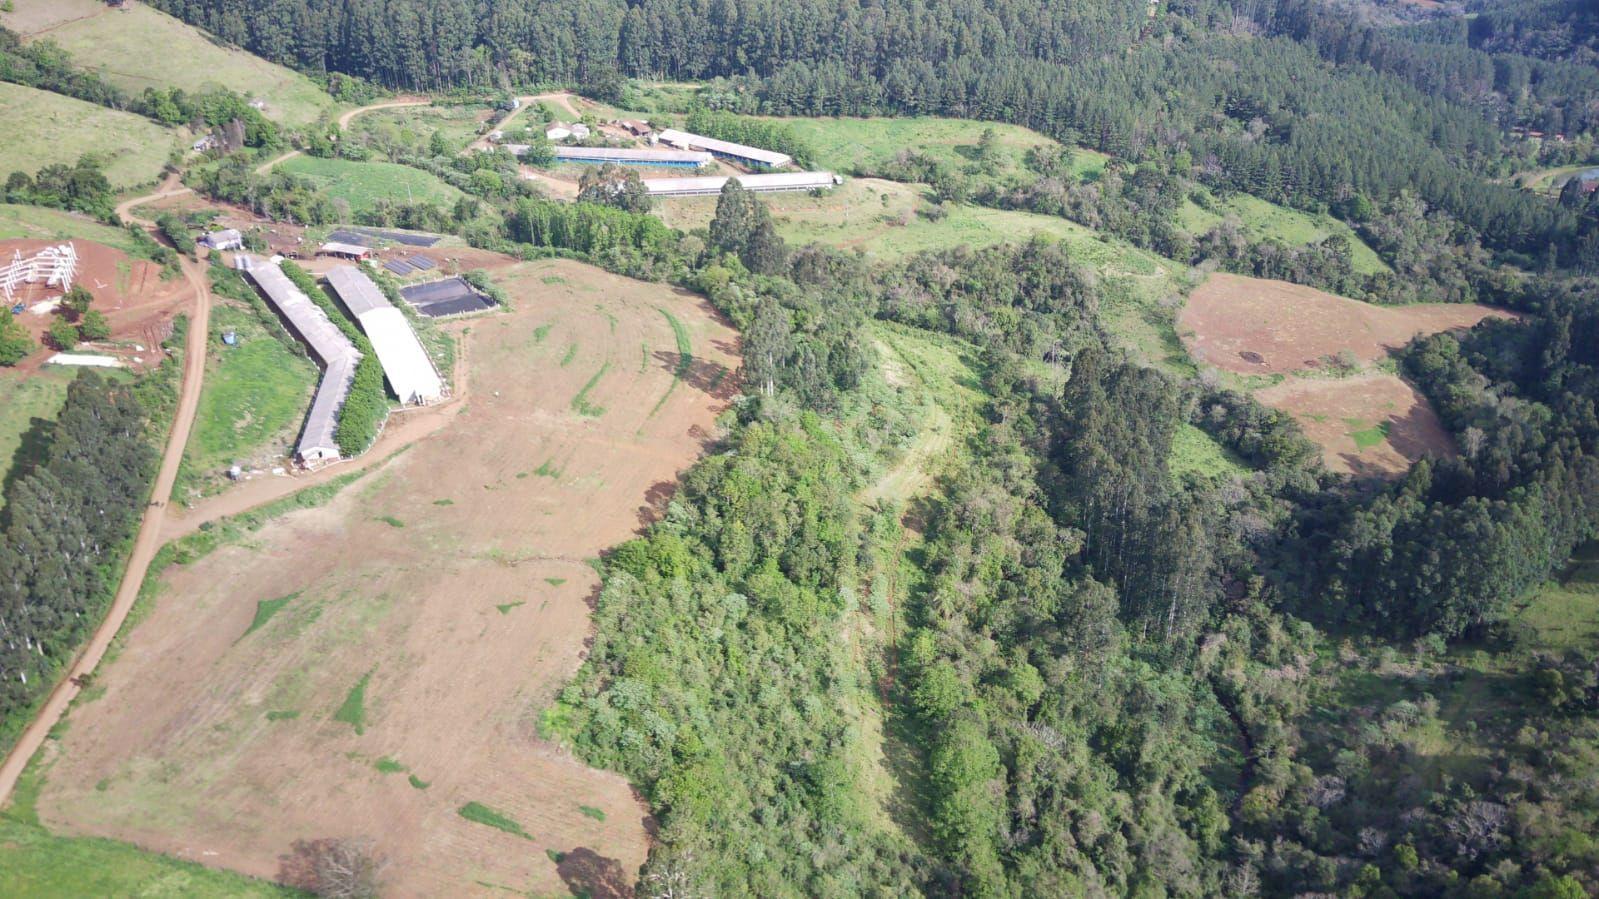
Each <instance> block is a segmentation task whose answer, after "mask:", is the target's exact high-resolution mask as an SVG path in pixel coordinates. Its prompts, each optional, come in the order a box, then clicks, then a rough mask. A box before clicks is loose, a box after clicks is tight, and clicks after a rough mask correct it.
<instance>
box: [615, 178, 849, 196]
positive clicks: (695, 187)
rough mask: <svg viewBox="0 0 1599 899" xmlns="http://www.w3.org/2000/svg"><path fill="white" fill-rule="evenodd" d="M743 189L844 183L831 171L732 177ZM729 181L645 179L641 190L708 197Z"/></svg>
mask: <svg viewBox="0 0 1599 899" xmlns="http://www.w3.org/2000/svg"><path fill="white" fill-rule="evenodd" d="M732 177H734V178H737V179H738V183H739V184H740V185H742V186H743V187H744V189H745V190H752V191H755V192H757V193H782V192H787V191H806V190H826V189H827V188H830V187H834V186H837V185H839V184H843V183H844V179H842V178H840V177H839V176H837V175H835V174H833V173H832V172H775V173H773V174H770V175H734V176H732ZM727 182H728V179H727V178H726V177H723V176H720V175H711V176H707V177H704V178H645V179H644V187H645V189H646V190H648V191H649V194H650V196H652V197H711V196H715V195H717V194H719V193H721V192H722V188H723V187H724V186H725V185H726V184H727Z"/></svg>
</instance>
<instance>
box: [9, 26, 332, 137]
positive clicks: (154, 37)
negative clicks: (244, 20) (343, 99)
mask: <svg viewBox="0 0 1599 899" xmlns="http://www.w3.org/2000/svg"><path fill="white" fill-rule="evenodd" d="M13 2H15V3H16V4H17V6H18V10H19V12H26V11H27V8H28V7H29V6H31V5H33V4H39V3H55V2H58V0H13ZM98 12H99V13H101V14H97V15H89V16H86V17H83V18H78V19H76V20H74V21H70V22H66V23H65V24H62V25H60V26H59V27H56V28H52V29H51V30H50V31H49V33H48V35H45V36H47V37H49V38H50V40H53V41H55V42H56V43H57V44H59V45H60V46H61V48H62V49H64V50H66V51H67V52H68V53H69V54H71V55H72V61H73V62H74V63H75V64H76V65H78V66H80V67H82V68H85V69H89V70H90V71H93V72H96V73H98V74H99V75H100V77H102V78H104V79H105V80H106V81H109V82H111V83H112V84H114V85H116V86H117V87H120V88H122V89H123V90H125V91H128V92H129V93H132V94H138V93H142V92H143V91H144V89H145V88H149V87H155V88H165V87H180V88H183V89H184V90H185V91H189V92H202V91H206V90H210V89H214V88H224V87H225V88H229V89H231V90H235V91H238V92H239V93H242V94H245V95H247V96H249V97H251V98H252V99H259V100H262V101H264V102H265V103H266V108H265V109H263V110H262V112H264V113H265V114H266V115H267V117H268V118H272V119H276V120H278V121H280V122H284V123H287V124H291V125H303V124H307V123H310V122H313V121H315V120H316V119H317V118H318V117H319V116H322V115H325V114H327V113H330V112H331V111H333V110H334V109H335V108H336V107H337V106H338V103H337V101H335V100H334V99H333V98H332V97H331V96H329V95H328V94H327V92H325V91H323V90H322V89H321V88H319V87H317V86H316V84H315V83H314V82H313V81H311V79H309V78H307V77H305V76H304V75H301V74H299V73H297V72H294V71H292V70H290V69H286V68H284V67H282V66H279V65H274V64H273V63H270V62H267V61H266V60H265V59H262V58H261V57H259V56H256V55H254V54H252V53H249V52H247V51H245V50H241V49H239V48H237V47H230V46H228V45H226V44H223V43H222V42H221V41H218V40H216V39H215V38H213V37H211V36H210V35H208V34H206V33H205V32H204V31H201V30H200V29H198V28H195V27H193V26H191V25H188V24H186V23H184V22H181V21H179V20H178V19H175V18H173V17H172V16H169V15H167V14H166V13H163V12H159V11H157V10H155V9H152V8H151V7H149V6H147V5H145V4H143V3H132V4H128V5H127V6H126V7H124V8H123V9H119V10H108V9H104V8H103V5H102V9H101V10H99V11H98Z"/></svg>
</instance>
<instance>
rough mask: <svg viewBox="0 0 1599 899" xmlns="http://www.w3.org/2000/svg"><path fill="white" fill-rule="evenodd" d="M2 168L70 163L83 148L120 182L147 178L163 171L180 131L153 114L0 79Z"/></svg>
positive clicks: (25, 168) (30, 171)
mask: <svg viewBox="0 0 1599 899" xmlns="http://www.w3.org/2000/svg"><path fill="white" fill-rule="evenodd" d="M0 122H5V123H6V132H5V139H4V140H0V172H5V173H7V174H9V173H11V172H14V171H19V170H20V171H24V172H27V173H28V174H30V175H31V174H33V173H34V172H37V171H38V170H39V169H41V168H43V167H45V166H47V165H51V164H54V163H63V164H66V165H71V164H73V163H75V162H77V161H78V157H80V156H82V155H83V154H85V153H98V154H100V155H101V156H102V157H103V158H104V159H105V160H106V162H107V165H106V170H105V173H106V178H107V179H108V180H110V182H111V183H112V185H113V186H116V187H132V186H134V185H136V184H148V183H150V182H153V181H154V180H155V179H156V178H157V177H159V176H160V175H161V168H162V166H164V165H165V164H166V161H167V154H168V153H170V152H171V151H172V149H173V148H174V147H176V146H177V145H178V132H176V131H173V130H170V129H167V128H163V127H161V126H160V125H157V124H155V123H154V122H152V121H150V120H149V119H146V118H143V117H142V116H136V115H134V114H132V113H129V112H119V111H117V110H114V109H107V108H106V107H104V106H97V105H95V104H93V103H85V102H83V101H82V100H74V99H72V98H71V97H68V96H64V95H62V94H54V93H50V92H49V91H42V90H35V89H34V88H31V87H23V86H22V85H20V84H12V83H10V82H0Z"/></svg>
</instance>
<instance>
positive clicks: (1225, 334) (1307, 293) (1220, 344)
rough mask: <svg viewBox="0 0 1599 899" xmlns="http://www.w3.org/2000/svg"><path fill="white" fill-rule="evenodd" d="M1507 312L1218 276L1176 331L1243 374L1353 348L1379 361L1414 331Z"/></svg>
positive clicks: (1195, 349) (1292, 367) (1305, 364)
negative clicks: (1387, 301) (1376, 301)
mask: <svg viewBox="0 0 1599 899" xmlns="http://www.w3.org/2000/svg"><path fill="white" fill-rule="evenodd" d="M1489 316H1502V317H1506V318H1508V317H1510V314H1509V313H1507V312H1503V311H1500V310H1496V309H1491V308H1489V307H1487V306H1476V305H1467V304H1461V303H1429V304H1416V305H1410V306H1376V305H1372V304H1371V303H1362V302H1359V301H1358V300H1351V299H1347V298H1345V297H1340V296H1335V295H1333V294H1330V293H1326V292H1324V291H1320V290H1316V289H1315V288H1312V287H1302V286H1300V285H1298V284H1289V283H1287V282H1286V281H1268V280H1265V279H1262V278H1246V277H1244V276H1242V275H1229V274H1223V273H1220V272H1218V273H1216V274H1214V275H1211V276H1210V278H1209V279H1207V280H1206V281H1205V283H1204V284H1201V285H1200V286H1199V287H1198V288H1196V289H1195V290H1194V292H1193V294H1191V295H1190V296H1189V298H1188V305H1187V306H1186V307H1184V309H1183V312H1182V315H1180V316H1179V317H1178V320H1177V323H1178V331H1179V332H1180V333H1181V334H1182V337H1183V343H1184V344H1185V345H1186V346H1187V347H1188V352H1189V353H1190V354H1191V355H1192V356H1193V357H1194V359H1195V360H1196V361H1199V362H1202V363H1208V364H1210V365H1214V366H1216V367H1217V368H1221V369H1225V370H1227V371H1232V372H1238V373H1240V374H1287V373H1290V372H1295V371H1303V370H1306V369H1314V368H1320V367H1323V366H1324V365H1326V362H1327V360H1328V359H1330V358H1333V357H1336V356H1337V355H1338V354H1339V353H1340V352H1341V351H1344V350H1348V351H1350V352H1352V353H1353V354H1354V355H1355V358H1356V359H1358V360H1359V361H1360V362H1374V361H1376V360H1378V359H1381V358H1382V357H1384V356H1386V355H1387V354H1388V352H1389V351H1390V350H1393V349H1397V348H1399V347H1402V346H1404V345H1405V344H1406V343H1408V342H1409V341H1410V339H1411V338H1412V337H1414V336H1415V335H1417V334H1433V333H1436V332H1438V331H1447V330H1450V329H1453V328H1469V327H1471V326H1472V325H1475V324H1476V323H1477V322H1479V321H1482V320H1483V319H1484V318H1487V317H1489Z"/></svg>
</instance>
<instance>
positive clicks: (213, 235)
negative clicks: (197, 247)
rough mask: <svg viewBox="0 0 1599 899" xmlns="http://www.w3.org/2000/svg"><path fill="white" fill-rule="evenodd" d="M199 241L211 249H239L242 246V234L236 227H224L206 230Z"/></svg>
mask: <svg viewBox="0 0 1599 899" xmlns="http://www.w3.org/2000/svg"><path fill="white" fill-rule="evenodd" d="M200 242H201V243H203V244H205V245H206V246H208V247H210V248H211V249H213V250H239V249H243V248H244V235H243V234H240V233H239V229H238V228H224V229H222V230H221V231H211V232H208V233H207V234H206V235H205V237H202V238H200Z"/></svg>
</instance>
